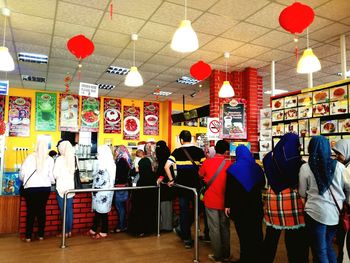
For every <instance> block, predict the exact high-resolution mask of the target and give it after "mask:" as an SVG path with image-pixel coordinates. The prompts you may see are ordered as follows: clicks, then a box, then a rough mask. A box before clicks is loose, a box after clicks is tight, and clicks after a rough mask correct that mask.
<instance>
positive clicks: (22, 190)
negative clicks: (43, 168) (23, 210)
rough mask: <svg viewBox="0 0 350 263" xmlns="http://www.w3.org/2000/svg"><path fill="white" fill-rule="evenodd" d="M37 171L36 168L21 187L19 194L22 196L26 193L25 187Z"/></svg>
mask: <svg viewBox="0 0 350 263" xmlns="http://www.w3.org/2000/svg"><path fill="white" fill-rule="evenodd" d="M35 172H36V169H35V170H34V172H32V174H31V175H30V176H29V177H28V179H27V181H26V182H25V183H24V184H22V185H21V187H20V188H19V194H20V196H24V195H25V193H26V190H25V189H24V187H25V186H26V185H27V183H28V181H29V179H30V178H31V177H32V176H33V174H34V173H35Z"/></svg>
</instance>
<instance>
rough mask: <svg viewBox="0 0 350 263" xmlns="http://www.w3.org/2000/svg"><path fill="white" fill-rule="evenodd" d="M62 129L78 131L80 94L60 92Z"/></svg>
mask: <svg viewBox="0 0 350 263" xmlns="http://www.w3.org/2000/svg"><path fill="white" fill-rule="evenodd" d="M59 106H60V110H59V112H60V130H61V131H71V132H77V131H78V129H79V127H78V116H79V96H78V95H75V94H63V93H61V94H60V103H59Z"/></svg>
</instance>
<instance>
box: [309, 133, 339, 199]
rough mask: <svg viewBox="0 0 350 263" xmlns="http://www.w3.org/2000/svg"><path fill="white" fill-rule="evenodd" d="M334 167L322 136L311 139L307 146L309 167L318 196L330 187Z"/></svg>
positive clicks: (333, 161)
mask: <svg viewBox="0 0 350 263" xmlns="http://www.w3.org/2000/svg"><path fill="white" fill-rule="evenodd" d="M336 165H337V161H336V160H333V159H332V158H331V147H330V145H329V141H328V140H327V139H326V138H325V137H323V136H314V137H312V139H311V141H310V144H309V166H310V168H311V171H312V173H313V174H314V176H315V179H316V183H317V187H318V192H319V194H320V195H322V194H324V192H326V191H327V190H328V188H329V186H330V185H331V183H332V180H333V177H334V171H335V167H336Z"/></svg>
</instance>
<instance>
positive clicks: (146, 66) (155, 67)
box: [139, 63, 168, 73]
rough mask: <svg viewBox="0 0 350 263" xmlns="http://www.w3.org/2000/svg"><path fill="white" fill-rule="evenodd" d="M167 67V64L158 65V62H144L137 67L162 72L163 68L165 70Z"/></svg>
mask: <svg viewBox="0 0 350 263" xmlns="http://www.w3.org/2000/svg"><path fill="white" fill-rule="evenodd" d="M167 68H168V66H163V65H159V64H151V63H146V64H143V65H142V66H141V67H140V68H139V69H140V70H142V71H147V72H156V73H157V72H158V73H160V72H162V71H164V70H166V69H167Z"/></svg>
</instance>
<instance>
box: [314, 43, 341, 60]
mask: <svg viewBox="0 0 350 263" xmlns="http://www.w3.org/2000/svg"><path fill="white" fill-rule="evenodd" d="M313 51H314V53H315V55H316V56H317V57H318V58H324V57H329V56H331V55H334V54H338V53H340V48H339V47H335V46H332V45H323V46H320V47H317V48H313Z"/></svg>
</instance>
